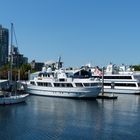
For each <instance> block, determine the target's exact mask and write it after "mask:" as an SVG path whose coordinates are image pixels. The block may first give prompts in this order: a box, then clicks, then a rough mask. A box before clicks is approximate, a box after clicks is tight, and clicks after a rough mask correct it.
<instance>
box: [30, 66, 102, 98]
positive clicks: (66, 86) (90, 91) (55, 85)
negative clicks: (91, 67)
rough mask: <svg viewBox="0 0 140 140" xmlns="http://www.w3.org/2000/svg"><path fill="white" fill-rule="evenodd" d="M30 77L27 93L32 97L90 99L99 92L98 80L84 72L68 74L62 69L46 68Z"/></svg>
mask: <svg viewBox="0 0 140 140" xmlns="http://www.w3.org/2000/svg"><path fill="white" fill-rule="evenodd" d="M35 75H36V76H35ZM32 77H33V78H31V79H30V81H29V82H28V84H27V92H28V93H30V94H34V95H44V96H55V97H68V98H91V97H97V96H98V94H99V93H100V92H101V82H100V80H97V79H94V78H90V76H89V72H87V71H85V70H79V71H78V72H75V73H73V74H70V72H66V71H65V70H63V69H59V70H55V71H52V70H51V68H48V69H47V71H41V72H37V73H34V74H32Z"/></svg>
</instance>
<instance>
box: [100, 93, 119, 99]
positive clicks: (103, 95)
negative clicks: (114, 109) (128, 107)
mask: <svg viewBox="0 0 140 140" xmlns="http://www.w3.org/2000/svg"><path fill="white" fill-rule="evenodd" d="M117 98H118V96H115V95H114V94H99V95H98V96H97V99H113V100H114V99H117Z"/></svg>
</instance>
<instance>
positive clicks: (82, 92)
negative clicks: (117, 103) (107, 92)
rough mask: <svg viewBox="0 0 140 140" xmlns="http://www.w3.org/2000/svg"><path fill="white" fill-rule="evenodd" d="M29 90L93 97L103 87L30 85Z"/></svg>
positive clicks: (54, 95) (46, 93)
mask: <svg viewBox="0 0 140 140" xmlns="http://www.w3.org/2000/svg"><path fill="white" fill-rule="evenodd" d="M27 92H28V93H29V94H34V95H42V96H53V97H66V98H91V97H97V96H98V95H99V93H100V92H101V87H95V88H90V87H89V88H86V87H85V88H84V87H82V88H55V87H52V88H51V87H50V88H49V87H47V88H45V87H41V86H28V87H27Z"/></svg>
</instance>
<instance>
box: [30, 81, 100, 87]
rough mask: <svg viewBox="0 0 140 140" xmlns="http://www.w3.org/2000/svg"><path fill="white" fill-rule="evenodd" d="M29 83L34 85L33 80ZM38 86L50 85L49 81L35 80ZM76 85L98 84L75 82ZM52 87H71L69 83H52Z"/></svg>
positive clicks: (94, 84) (96, 84)
mask: <svg viewBox="0 0 140 140" xmlns="http://www.w3.org/2000/svg"><path fill="white" fill-rule="evenodd" d="M30 84H32V85H35V82H34V81H31V82H30ZM37 84H38V86H46V87H52V84H51V83H48V82H47V83H46V82H45V83H43V82H37ZM75 85H76V87H83V86H84V87H89V86H98V83H83V84H82V83H75ZM54 87H73V85H72V84H71V83H54Z"/></svg>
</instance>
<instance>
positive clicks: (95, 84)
mask: <svg viewBox="0 0 140 140" xmlns="http://www.w3.org/2000/svg"><path fill="white" fill-rule="evenodd" d="M98 85H99V84H98V83H91V86H98Z"/></svg>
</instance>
